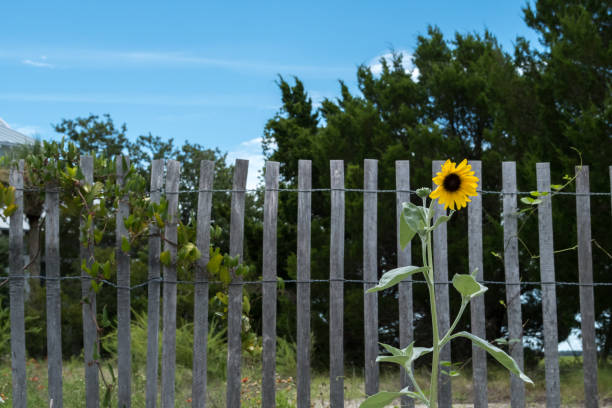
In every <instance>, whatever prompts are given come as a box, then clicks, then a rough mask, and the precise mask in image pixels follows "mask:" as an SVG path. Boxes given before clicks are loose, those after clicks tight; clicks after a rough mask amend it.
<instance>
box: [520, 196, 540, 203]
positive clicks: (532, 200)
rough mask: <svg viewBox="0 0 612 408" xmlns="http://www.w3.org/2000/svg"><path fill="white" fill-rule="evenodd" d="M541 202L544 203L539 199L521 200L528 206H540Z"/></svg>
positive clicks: (528, 198)
mask: <svg viewBox="0 0 612 408" xmlns="http://www.w3.org/2000/svg"><path fill="white" fill-rule="evenodd" d="M541 202H542V200H540V199H538V198H531V197H523V198H521V203H523V204H527V205H538V204H540V203H541Z"/></svg>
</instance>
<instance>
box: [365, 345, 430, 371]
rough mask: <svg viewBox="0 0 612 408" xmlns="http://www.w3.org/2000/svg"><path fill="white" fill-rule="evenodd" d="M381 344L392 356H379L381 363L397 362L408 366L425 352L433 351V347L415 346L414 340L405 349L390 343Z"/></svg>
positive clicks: (377, 359) (378, 360)
mask: <svg viewBox="0 0 612 408" xmlns="http://www.w3.org/2000/svg"><path fill="white" fill-rule="evenodd" d="M380 345H381V346H383V347H384V348H385V350H387V351H388V352H389V353H391V355H390V356H378V357H377V358H376V361H377V362H381V363H395V364H399V365H401V366H403V367H406V368H408V367H409V366H410V364H412V362H413V361H415V360H416V359H418V358H419V357H421V356H422V355H424V354H427V353H431V351H432V350H433V349H432V348H425V347H414V342H412V343H410V344H409V345H408V346H407V347H405V348H403V349H401V350H400V349H398V348H395V347H393V346H390V345H388V344H384V343H380Z"/></svg>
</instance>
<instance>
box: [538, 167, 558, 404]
mask: <svg viewBox="0 0 612 408" xmlns="http://www.w3.org/2000/svg"><path fill="white" fill-rule="evenodd" d="M536 177H537V182H538V191H539V192H547V193H548V195H545V196H541V197H539V198H540V200H542V202H541V203H540V204H539V205H538V228H539V240H540V280H541V281H542V322H543V325H544V357H545V360H544V361H545V363H544V365H545V371H546V406H547V407H559V406H561V388H560V382H559V351H558V349H559V340H558V335H557V294H556V290H555V283H554V282H555V256H554V241H553V220H552V203H551V199H550V198H551V197H550V163H537V164H536Z"/></svg>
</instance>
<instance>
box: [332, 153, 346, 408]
mask: <svg viewBox="0 0 612 408" xmlns="http://www.w3.org/2000/svg"><path fill="white" fill-rule="evenodd" d="M330 170H331V190H332V191H331V234H330V244H329V257H330V259H329V278H330V283H329V360H330V361H329V388H330V390H329V391H330V392H329V394H330V395H329V397H330V407H331V408H339V407H343V406H344V334H343V331H344V322H343V318H344V211H345V209H344V162H343V161H342V160H332V161H331V162H330Z"/></svg>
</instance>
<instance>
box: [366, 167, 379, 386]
mask: <svg viewBox="0 0 612 408" xmlns="http://www.w3.org/2000/svg"><path fill="white" fill-rule="evenodd" d="M363 174H364V176H363V177H364V179H363V189H364V193H363V280H364V281H366V282H367V283H364V284H363V289H364V294H363V322H364V330H363V331H364V340H365V353H364V355H365V392H366V395H374V394H376V393H377V392H378V382H379V379H378V363H377V362H376V357H378V294H377V293H376V292H374V293H365V291H366V290H368V289H369V288H371V287H373V286H375V285H376V283H374V282H376V281H378V273H377V271H378V258H377V256H376V244H377V241H378V240H377V228H376V224H377V215H378V212H377V209H376V205H377V193H376V190H377V187H378V160H365V162H364V171H363ZM370 282H372V283H370Z"/></svg>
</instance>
